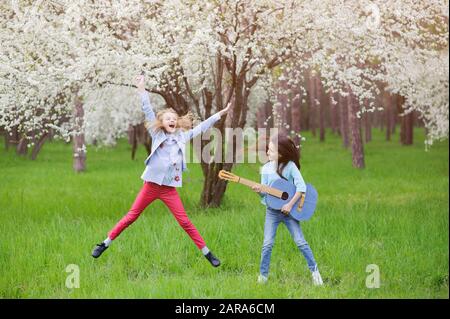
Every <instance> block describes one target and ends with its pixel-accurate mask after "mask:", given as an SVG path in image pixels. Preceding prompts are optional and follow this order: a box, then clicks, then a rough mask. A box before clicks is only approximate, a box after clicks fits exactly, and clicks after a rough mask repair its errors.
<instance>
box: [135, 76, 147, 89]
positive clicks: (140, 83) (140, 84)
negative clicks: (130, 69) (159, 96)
mask: <svg viewBox="0 0 450 319" xmlns="http://www.w3.org/2000/svg"><path fill="white" fill-rule="evenodd" d="M136 87H137V89H138V92H139V93H142V92H145V78H144V76H143V75H138V76H137V77H136Z"/></svg>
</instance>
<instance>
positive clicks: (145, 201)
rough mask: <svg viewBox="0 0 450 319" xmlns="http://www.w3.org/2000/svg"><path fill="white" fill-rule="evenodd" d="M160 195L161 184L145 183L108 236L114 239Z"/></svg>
mask: <svg viewBox="0 0 450 319" xmlns="http://www.w3.org/2000/svg"><path fill="white" fill-rule="evenodd" d="M158 195H159V186H158V185H157V184H154V183H148V182H146V183H144V186H142V188H141V190H140V192H139V194H138V195H137V197H136V199H135V201H134V203H133V205H132V206H131V208H130V210H129V211H128V213H127V214H126V215H125V216H124V217H123V218H122V219H121V220H120V221H119V222H118V223H117V224H116V225H115V226H114V228H113V229H112V230H111V231H110V232H109V234H108V237H109V238H110V239H111V240H113V239H115V238H116V237H117V236H119V235H120V233H121V232H122V231H123V230H124V229H125V228H127V227H128V226H130V225H131V224H132V223H133V222H134V221H135V220H136V219H137V218H138V217H139V215H140V214H141V213H142V212H143V211H144V209H145V208H146V207H147V206H148V205H150V204H151V203H152V202H153V201H154V200H155V199H156V198H157V197H158Z"/></svg>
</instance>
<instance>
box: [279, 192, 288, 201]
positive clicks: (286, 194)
mask: <svg viewBox="0 0 450 319" xmlns="http://www.w3.org/2000/svg"><path fill="white" fill-rule="evenodd" d="M288 198H289V194H288V193H286V192H283V194H282V195H281V199H282V200H286V199H288Z"/></svg>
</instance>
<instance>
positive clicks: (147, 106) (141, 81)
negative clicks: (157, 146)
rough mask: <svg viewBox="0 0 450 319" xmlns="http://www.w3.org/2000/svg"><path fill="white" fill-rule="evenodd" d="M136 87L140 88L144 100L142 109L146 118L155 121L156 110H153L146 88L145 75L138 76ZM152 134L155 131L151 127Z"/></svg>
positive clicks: (142, 100) (140, 94) (139, 91)
mask: <svg viewBox="0 0 450 319" xmlns="http://www.w3.org/2000/svg"><path fill="white" fill-rule="evenodd" d="M136 87H137V88H138V93H139V96H140V97H141V102H142V111H143V112H144V114H145V119H146V120H147V121H148V122H153V121H154V120H155V118H156V116H155V112H154V111H153V107H152V104H151V103H150V97H149V95H148V92H147V91H146V90H145V78H144V76H143V75H140V76H138V77H137V78H136ZM148 131H149V133H150V135H153V134H152V133H153V131H152V130H151V129H149V130H148Z"/></svg>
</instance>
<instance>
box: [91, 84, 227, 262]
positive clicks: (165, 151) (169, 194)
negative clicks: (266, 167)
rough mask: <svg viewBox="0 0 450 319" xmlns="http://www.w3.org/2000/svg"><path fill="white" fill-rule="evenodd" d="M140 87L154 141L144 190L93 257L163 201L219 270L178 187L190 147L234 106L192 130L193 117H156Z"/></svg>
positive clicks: (160, 114)
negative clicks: (143, 214)
mask: <svg viewBox="0 0 450 319" xmlns="http://www.w3.org/2000/svg"><path fill="white" fill-rule="evenodd" d="M137 87H138V92H139V95H140V96H141V100H142V110H143V111H144V113H145V117H146V120H147V121H148V122H149V123H150V124H151V126H150V127H149V129H148V131H149V133H150V135H151V137H152V151H151V153H150V155H149V157H147V159H146V160H145V165H146V167H145V170H144V173H143V174H142V176H141V178H142V179H143V180H144V186H143V187H142V189H141V191H140V192H139V194H138V196H137V198H136V200H135V201H134V203H133V205H132V206H131V209H130V211H129V212H128V213H127V214H126V215H125V216H124V217H123V218H122V219H121V220H120V221H119V222H118V223H117V224H116V226H114V228H113V229H112V230H111V231H110V232H109V234H108V237H107V238H106V239H105V240H104V241H103V242H102V243H100V244H97V245H96V247H95V248H94V250H93V252H92V256H93V257H94V258H98V257H99V256H100V255H101V254H102V253H103V252H104V251H105V250H106V249H107V248H108V247H109V245H110V244H111V242H112V241H113V240H114V239H115V238H116V237H117V236H119V235H120V233H121V232H122V231H123V230H124V229H125V228H127V227H128V226H129V225H131V224H132V223H133V222H134V221H135V220H136V219H137V218H138V217H139V215H140V214H141V213H142V212H143V211H144V209H145V208H146V207H147V206H148V205H150V204H151V203H152V202H153V201H154V200H155V199H160V200H162V201H163V202H164V204H166V206H167V207H168V208H169V209H170V211H171V212H172V214H173V215H174V216H175V218H176V220H177V222H178V223H179V224H180V226H181V227H183V229H184V230H185V232H186V233H187V234H188V235H189V236H190V237H191V239H192V240H193V241H194V243H195V245H196V246H197V247H198V249H200V250H201V251H202V253H203V255H204V256H205V257H206V258H207V259H208V261H209V262H210V263H211V264H212V265H213V266H214V267H217V266H219V265H220V261H219V260H218V259H217V258H216V257H215V256H214V255H213V254H212V252H211V251H210V250H209V249H208V247H207V246H206V244H205V241H204V240H203V238H202V236H201V235H200V233H199V232H198V230H197V229H196V228H195V226H194V225H193V224H192V223H191V221H190V220H189V218H188V216H187V215H186V211H185V210H184V207H183V203H182V202H181V199H180V197H179V195H178V192H177V190H176V187H181V186H182V180H181V177H182V172H183V171H184V170H185V169H186V159H185V146H186V143H187V142H188V141H189V140H190V139H192V138H194V137H195V136H196V135H198V134H201V133H203V132H205V131H206V130H207V129H208V128H210V127H211V126H213V125H214V123H215V122H217V121H218V120H219V119H220V117H221V116H222V115H223V114H225V113H227V112H228V110H229V108H230V105H227V107H226V108H225V109H223V110H221V111H220V112H218V113H216V114H214V115H213V116H211V117H210V118H208V119H207V120H205V121H203V122H202V123H200V124H199V125H197V126H196V127H194V128H193V129H190V127H191V126H192V121H191V119H190V116H183V117H178V115H177V113H176V112H175V111H174V110H173V109H165V110H162V111H160V112H158V114H157V115H156V116H155V113H154V112H153V109H152V106H151V104H150V100H149V96H148V93H147V92H146V90H145V84H144V77H143V76H140V77H139V78H138V81H137Z"/></svg>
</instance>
